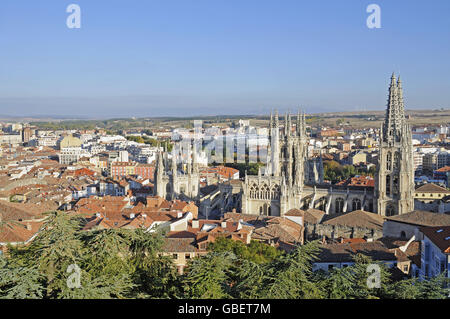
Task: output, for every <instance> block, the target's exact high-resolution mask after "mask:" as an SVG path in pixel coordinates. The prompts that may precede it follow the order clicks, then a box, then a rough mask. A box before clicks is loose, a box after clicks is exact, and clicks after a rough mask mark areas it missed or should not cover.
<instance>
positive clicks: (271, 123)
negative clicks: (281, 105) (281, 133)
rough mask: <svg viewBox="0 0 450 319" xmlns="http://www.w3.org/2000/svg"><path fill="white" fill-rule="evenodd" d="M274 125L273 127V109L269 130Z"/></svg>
mask: <svg viewBox="0 0 450 319" xmlns="http://www.w3.org/2000/svg"><path fill="white" fill-rule="evenodd" d="M272 127H273V111H272V110H270V122H269V132H270V129H271V128H272Z"/></svg>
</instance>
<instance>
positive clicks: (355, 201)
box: [352, 198, 361, 211]
mask: <svg viewBox="0 0 450 319" xmlns="http://www.w3.org/2000/svg"><path fill="white" fill-rule="evenodd" d="M352 206H353V210H354V211H355V210H360V209H361V200H360V199H359V198H354V199H353V201H352Z"/></svg>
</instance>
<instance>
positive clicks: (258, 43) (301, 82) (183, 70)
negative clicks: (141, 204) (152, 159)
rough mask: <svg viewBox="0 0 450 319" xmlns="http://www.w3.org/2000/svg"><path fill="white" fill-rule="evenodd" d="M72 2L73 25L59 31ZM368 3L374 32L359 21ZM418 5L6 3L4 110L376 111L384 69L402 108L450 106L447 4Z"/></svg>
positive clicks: (144, 113)
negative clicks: (397, 78)
mask: <svg viewBox="0 0 450 319" xmlns="http://www.w3.org/2000/svg"><path fill="white" fill-rule="evenodd" d="M71 3H76V4H78V5H80V7H81V21H82V25H81V29H76V30H75V29H68V28H67V26H66V24H65V22H66V18H67V16H68V15H69V14H68V13H66V7H67V6H68V5H69V4H71ZM371 3H376V4H378V5H379V6H380V7H381V29H368V28H367V26H366V19H367V17H368V16H369V14H368V13H366V7H367V6H368V5H369V4H371ZM422 3H423V1H396V2H395V3H389V2H388V1H351V2H346V3H334V2H333V1H321V2H320V3H298V2H297V1H284V2H283V5H280V4H279V3H275V2H273V1H257V2H256V1H246V2H245V3H241V2H239V1H227V2H224V1H214V2H211V1H195V2H186V1H173V2H171V3H154V2H152V3H148V2H145V1H136V2H135V3H134V5H133V7H127V6H126V3H125V2H124V1H96V3H90V2H88V1H85V0H79V1H75V0H72V1H63V2H61V1H54V0H53V1H50V0H49V1H45V2H43V3H31V4H30V3H26V1H23V0H21V1H11V0H7V1H3V2H2V3H1V4H0V45H1V46H2V47H4V48H8V49H7V50H1V51H0V67H1V69H2V70H3V71H2V72H0V81H2V83H3V86H1V87H0V114H2V115H9V116H39V115H45V114H48V115H53V116H56V117H67V116H73V115H77V114H79V116H80V117H81V118H116V117H132V116H134V117H138V118H141V117H159V116H183V115H185V113H186V112H187V113H188V114H187V115H189V116H198V115H218V114H220V115H231V114H233V115H250V114H254V115H264V114H267V113H268V112H270V110H271V109H274V108H278V109H279V110H280V112H284V111H286V110H287V109H291V110H296V109H297V108H299V107H300V108H303V109H304V110H305V111H306V112H307V113H318V112H339V111H362V110H366V111H369V110H374V111H382V110H384V109H385V106H386V100H387V95H386V92H385V91H384V88H385V87H386V85H387V84H388V83H387V80H386V79H387V78H388V76H390V74H391V73H392V72H395V73H396V74H400V75H401V76H402V79H403V82H404V90H405V100H406V101H405V104H406V108H407V109H427V108H428V109H438V108H439V109H440V108H450V103H449V101H450V90H449V86H450V85H449V84H450V72H449V71H450V64H449V62H448V56H450V44H449V43H448V41H443V39H447V38H449V36H450V21H448V19H446V12H448V9H450V3H448V2H447V1H435V2H434V4H435V6H425V5H422ZM437 8H440V9H439V10H437ZM35 25H39V27H35Z"/></svg>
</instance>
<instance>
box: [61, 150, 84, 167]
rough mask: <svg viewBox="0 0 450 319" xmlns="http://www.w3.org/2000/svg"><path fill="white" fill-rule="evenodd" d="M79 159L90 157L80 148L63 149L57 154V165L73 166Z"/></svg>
mask: <svg viewBox="0 0 450 319" xmlns="http://www.w3.org/2000/svg"><path fill="white" fill-rule="evenodd" d="M81 157H91V154H90V153H89V152H88V151H87V150H85V149H83V148H81V147H65V148H63V149H61V152H60V154H59V163H60V164H66V165H70V164H74V163H77V162H78V160H79V159H80V158H81Z"/></svg>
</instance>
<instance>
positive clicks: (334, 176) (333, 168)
mask: <svg viewBox="0 0 450 319" xmlns="http://www.w3.org/2000/svg"><path fill="white" fill-rule="evenodd" d="M323 174H324V175H323V176H324V179H326V180H329V181H330V182H331V183H332V184H335V183H337V182H340V181H344V180H346V179H348V178H351V177H355V176H356V175H365V176H372V177H373V176H374V174H375V167H371V168H370V169H369V170H365V169H363V168H358V167H355V166H353V165H341V164H339V163H338V162H336V161H324V162H323Z"/></svg>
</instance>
